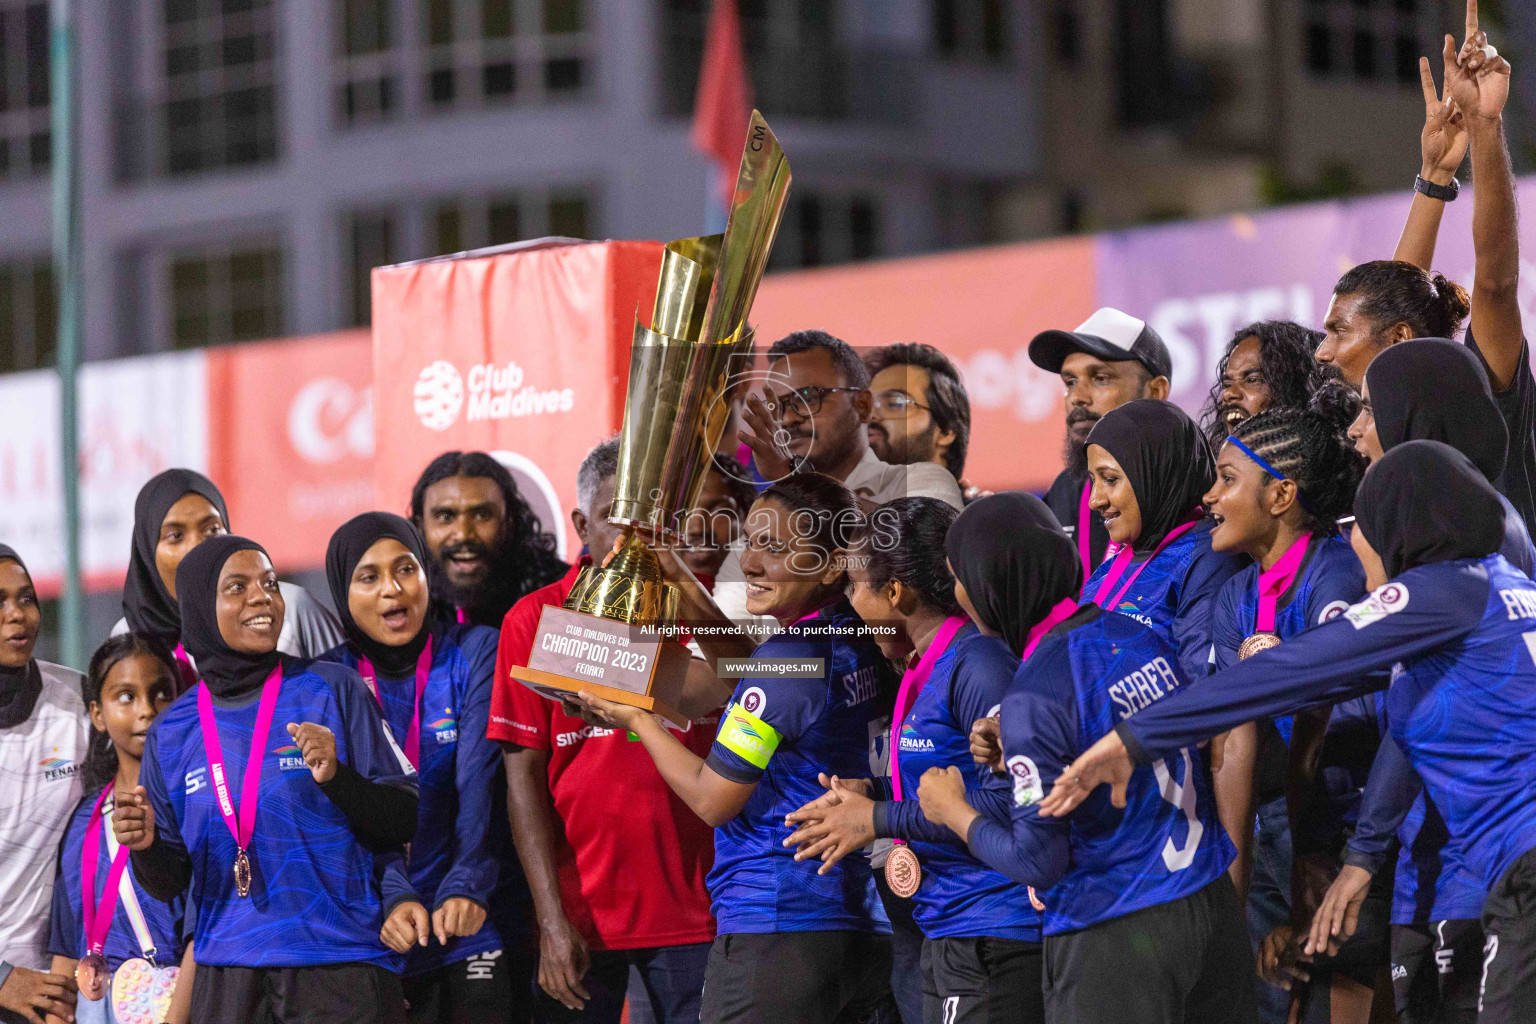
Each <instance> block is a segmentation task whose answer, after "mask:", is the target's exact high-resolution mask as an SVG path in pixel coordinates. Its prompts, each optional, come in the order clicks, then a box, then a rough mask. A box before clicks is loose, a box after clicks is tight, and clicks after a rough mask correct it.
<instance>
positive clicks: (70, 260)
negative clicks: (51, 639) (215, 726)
mask: <svg viewBox="0 0 1536 1024" xmlns="http://www.w3.org/2000/svg"><path fill="white" fill-rule="evenodd" d="M49 10H50V18H49V28H50V32H49V46H48V53H49V63H50V71H51V84H52V92H51V101H52V130H53V137H52V144H53V154H52V156H53V167H52V171H53V276H54V282H55V286H56V287H57V288H58V296H59V298H58V315H59V336H58V348H57V351H58V365H59V413H60V422H59V455H60V461H61V463H62V465H61V467H60V469H61V474H60V475H61V478H62V479H63V482H64V600H63V602H62V606H61V608H60V611H59V648H60V650H59V653H60V658H59V660H60V661H62V662H63V663H64V664H66V665H69V666H71V667H73V668H77V669H84V668H85V649H84V632H85V629H84V625H85V624H84V621H83V619H84V610H85V609H84V598H83V595H82V592H81V586H80V452H79V444H80V441H79V432H78V430H77V426H76V418H77V412H76V394H75V378H76V375H77V370H78V368H79V363H80V286H81V280H80V180H79V179H80V173H79V164H78V157H79V152H80V149H79V145H78V143H77V138H76V123H75V113H76V103H75V82H76V77H75V64H76V46H77V39H78V37H77V35H76V33H75V11H74V0H49Z"/></svg>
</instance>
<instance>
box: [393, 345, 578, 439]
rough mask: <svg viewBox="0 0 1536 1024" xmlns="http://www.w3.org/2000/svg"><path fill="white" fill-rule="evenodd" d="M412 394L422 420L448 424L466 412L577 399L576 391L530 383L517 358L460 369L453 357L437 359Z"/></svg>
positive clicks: (499, 416)
mask: <svg viewBox="0 0 1536 1024" xmlns="http://www.w3.org/2000/svg"><path fill="white" fill-rule="evenodd" d="M411 399H412V408H413V409H415V411H416V416H417V417H418V418H419V419H420V420H421V425H422V426H424V427H426V428H427V429H428V430H447V429H448V428H449V427H451V426H453V425H454V424H455V423H457V422H458V421H459V413H460V412H463V413H464V418H465V419H466V420H468V421H469V422H470V423H474V422H477V421H479V420H505V419H516V418H520V417H523V416H542V415H544V414H546V413H557V412H570V411H571V409H572V408H574V407H575V405H576V392H575V391H574V390H572V389H571V388H550V389H545V388H540V387H538V386H537V385H536V384H531V383H529V382H528V381H527V374H526V373H525V372H524V370H523V368H522V367H521V366H519V365H518V364H517V363H516V362H515V361H509V362H507V363H506V364H505V365H497V364H495V363H477V364H475V365H474V366H472V367H470V369H469V373H467V374H460V373H459V368H458V367H457V366H455V365H453V364H452V363H450V362H448V360H446V359H437V360H434V361H432V362H431V363H428V364H427V365H426V366H424V367H422V370H421V373H419V374H418V375H417V377H416V386H415V388H414V389H413V390H412V393H411ZM466 400H467V405H468V409H467V410H466V409H465V405H466Z"/></svg>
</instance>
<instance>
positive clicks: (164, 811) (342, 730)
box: [140, 657, 416, 970]
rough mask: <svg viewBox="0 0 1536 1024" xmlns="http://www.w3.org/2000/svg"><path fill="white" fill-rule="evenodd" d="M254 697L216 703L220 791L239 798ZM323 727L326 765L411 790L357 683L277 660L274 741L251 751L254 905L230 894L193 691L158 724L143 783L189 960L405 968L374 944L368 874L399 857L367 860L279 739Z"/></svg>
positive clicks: (231, 857) (375, 916)
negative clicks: (225, 779)
mask: <svg viewBox="0 0 1536 1024" xmlns="http://www.w3.org/2000/svg"><path fill="white" fill-rule="evenodd" d="M258 696H259V695H258V694H252V695H251V697H250V698H249V700H248V701H247V702H246V703H245V704H244V705H242V706H239V707H222V706H220V704H219V702H218V700H217V699H215V701H214V715H215V717H216V718H217V720H218V725H219V743H220V745H221V747H222V749H223V752H224V763H225V767H226V769H227V771H228V773H229V789H230V793H231V794H232V795H233V796H234V798H235V800H236V801H238V800H239V799H240V793H241V790H242V784H243V781H244V778H245V772H246V770H247V765H246V758H247V757H248V756H249V753H250V749H251V733H252V731H253V730H254V729H255V725H256V707H257V703H258ZM290 722H294V723H301V722H313V723H315V724H317V725H323V726H325V727H326V728H327V729H329V730H331V732H332V733H334V734H335V736H336V755H337V758H338V759H339V760H341V761H342V762H344V763H346V764H347V765H350V766H351V767H352V768H353V769H354V770H355V771H356V772H357V773H358V774H360V775H362V776H363V777H364V778H366V779H368V780H370V781H373V782H380V783H385V784H387V785H396V786H400V787H403V788H409V789H410V790H411V791H412V792H414V791H415V788H416V783H415V773H414V771H412V769H411V766H410V762H408V761H406V760H405V756H404V754H402V753H401V752H400V748H399V747H398V746H397V745H396V744H395V742H394V739H393V738H392V737H391V736H390V735H389V731H388V729H387V728H385V725H384V721H383V719H382V718H380V717H379V708H378V705H377V704H376V703H375V702H374V699H373V695H372V694H370V693H369V692H368V690H367V688H366V687H364V686H363V682H362V680H361V679H360V678H358V675H357V673H356V672H354V671H352V670H351V669H349V668H346V667H345V666H342V665H337V664H334V663H331V662H320V661H295V660H292V659H289V658H287V657H284V659H283V682H282V688H281V690H280V691H279V693H278V697H277V707H276V714H275V715H274V717H273V719H272V731H271V734H270V735H269V736H268V738H267V742H266V750H264V751H263V752H262V766H261V788H260V799H259V801H258V803H257V810H256V828H255V835H254V836H253V837H252V839H251V844H250V847H249V850H248V852H249V857H250V864H251V879H252V882H251V893H250V895H249V896H240V895H238V894H237V893H236V892H235V877H234V871H233V867H234V863H235V856H236V854H237V852H238V847H237V846H236V844H235V837H234V836H233V835H231V834H230V831H229V827H228V826H227V825H226V824H225V823H224V818H223V816H222V815H220V813H219V807H218V801H217V799H216V798H215V796H214V792H213V785H212V783H211V782H210V780H209V776H208V756H207V754H206V752H205V751H204V749H203V739H202V733H201V729H200V727H199V724H198V714H197V691H196V689H195V688H194V689H192V690H189V691H187V692H186V693H184V694H182V695H181V697H179V698H177V700H176V702H175V703H174V704H172V705H171V706H170V707H168V708H166V709H165V711H163V712H161V714H160V717H159V718H157V719H155V723H154V725H152V726H150V730H149V738H148V740H147V741H146V743H145V747H144V768H143V774H142V777H141V779H140V781H141V784H142V785H143V786H144V788H145V790H146V791H147V792H148V793H149V800H150V803H151V805H152V806H153V807H154V811H155V842H156V843H168V844H170V845H171V846H172V847H173V849H183V848H184V849H185V852H186V854H187V855H188V856H190V858H191V862H192V889H191V897H190V898H191V901H192V905H193V907H194V909H195V912H196V920H197V925H196V929H195V931H194V935H193V938H194V941H195V945H196V948H197V954H196V955H197V962H198V963H205V964H213V965H216V966H220V967H311V966H316V965H321V964H336V963H349V962H366V963H373V964H378V965H380V966H384V967H387V968H389V969H391V970H399V969H400V968H401V967H402V965H403V963H404V958H403V957H401V956H400V955H399V954H396V953H393V952H391V951H389V950H388V949H386V948H385V947H384V945H383V943H382V942H381V941H380V940H379V929H380V928H381V927H383V924H384V917H383V904H382V902H381V900H380V888H379V877H378V875H379V873H380V872H381V871H382V870H383V867H384V865H385V862H386V861H387V860H389V859H391V858H392V857H398V856H399V855H400V852H399V851H398V850H395V851H380V852H379V853H378V854H377V855H375V854H374V853H373V852H371V851H370V850H369V849H368V848H367V847H365V846H364V845H363V842H362V840H360V839H359V838H358V837H357V835H356V834H355V833H354V832H353V831H352V828H351V826H350V825H349V823H348V821H347V818H346V816H345V815H344V814H343V813H342V812H341V810H340V809H339V808H337V807H336V806H335V805H334V804H333V803H331V800H330V798H329V797H327V796H326V795H325V793H323V792H322V791H321V789H320V787H319V786H318V785H316V784H315V780H314V779H313V777H311V775H310V773H309V768H308V767H307V766H306V765H305V764H304V758H303V757H302V756H301V755H300V753H299V748H298V747H297V746H295V745H294V743H293V741H292V739H291V738H290V737H289V735H288V730H287V728H286V726H287V724H288V723H290Z"/></svg>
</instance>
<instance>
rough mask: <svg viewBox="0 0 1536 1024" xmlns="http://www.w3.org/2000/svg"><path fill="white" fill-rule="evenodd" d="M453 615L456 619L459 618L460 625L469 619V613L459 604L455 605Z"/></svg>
mask: <svg viewBox="0 0 1536 1024" xmlns="http://www.w3.org/2000/svg"><path fill="white" fill-rule="evenodd" d="M453 616H454V619H455V620H457V621H458V623H459V625H461V626H462V625H464V623H466V622H468V621H469V613H468V612H466V611H465V610H464V609H463V608H462V607H460V606H458V605H455V606H454V609H453Z"/></svg>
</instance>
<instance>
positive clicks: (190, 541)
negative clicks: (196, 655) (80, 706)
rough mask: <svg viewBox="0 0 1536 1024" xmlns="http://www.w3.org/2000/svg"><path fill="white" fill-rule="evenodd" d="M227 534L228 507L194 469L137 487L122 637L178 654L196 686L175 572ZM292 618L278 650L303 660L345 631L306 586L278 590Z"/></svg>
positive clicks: (170, 471) (119, 628)
mask: <svg viewBox="0 0 1536 1024" xmlns="http://www.w3.org/2000/svg"><path fill="white" fill-rule="evenodd" d="M228 532H229V509H228V508H227V507H226V505H225V503H224V496H223V495H222V494H220V493H219V489H218V488H217V487H216V486H214V484H213V481H211V480H209V479H208V478H207V477H205V476H203V474H201V473H198V472H196V471H194V470H190V469H167V470H165V471H164V472H162V473H159V474H157V475H155V476H153V477H151V478H150V479H149V481H148V482H147V483H145V484H144V486H143V487H141V488H140V489H139V495H138V497H137V498H136V499H134V503H133V547H132V550H131V551H130V552H129V557H128V578H127V580H126V581H125V583H124V584H123V618H122V619H121V620H120V621H119V622H118V623H117V625H116V626H114V627H113V629H112V635H113V636H117V635H119V634H121V633H126V632H128V631H129V630H132V631H133V632H135V633H147V634H149V635H151V636H154V637H155V638H157V639H159V640H161V641H163V642H164V643H165V645H166V646H167V647H173V648H178V649H177V651H176V655H177V660H178V661H180V662H181V663H182V665H183V676H184V677H185V679H184V682H185V683H186V685H188V686H190V685H191V684H192V683H193V682H195V681H196V675H195V673H193V671H192V668H191V663H190V661H189V660H188V659H187V657H186V649H185V648H184V647H181V646H179V645H181V610H180V608H179V607H178V606H177V602H176V593H177V590H176V570H177V567H178V566H179V565H180V564H181V561H182V559H183V558H185V557H186V556H187V554H188V553H189V552H190V551H192V550H193V549H194V548H196V547H197V546H198V545H199V544H201V543H203V541H205V540H207V539H208V538H210V537H217V536H220V535H222V534H225V533H228ZM278 586H279V588H280V590H281V591H282V596H283V600H284V603H285V604H286V605H287V614H286V615H285V617H284V619H283V628H282V633H281V634H280V635H279V637H278V641H277V649H278V650H279V651H281V652H282V653H284V654H291V655H293V656H294V657H298V658H314V657H318V656H319V655H320V654H321V653H322V652H323V651H326V650H329V649H330V648H331V647H334V646H335V645H336V644H338V643H340V642H341V627H340V625H339V624H338V623H337V622H336V620H335V618H334V617H333V616H332V615H331V613H330V612H328V611H327V610H326V609H325V607H324V606H323V605H321V604H320V603H319V602H317V601H316V600H315V599H314V598H312V597H310V595H309V593H308V592H307V591H305V590H304V588H302V587H299V586H295V585H294V584H291V583H280V584H278Z"/></svg>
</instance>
